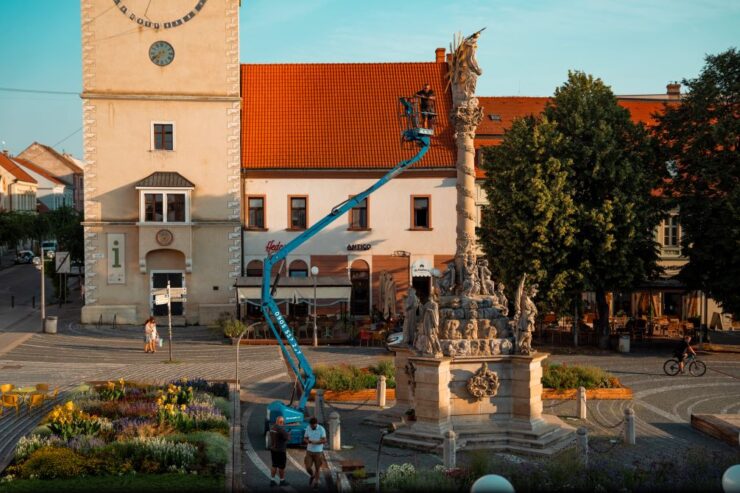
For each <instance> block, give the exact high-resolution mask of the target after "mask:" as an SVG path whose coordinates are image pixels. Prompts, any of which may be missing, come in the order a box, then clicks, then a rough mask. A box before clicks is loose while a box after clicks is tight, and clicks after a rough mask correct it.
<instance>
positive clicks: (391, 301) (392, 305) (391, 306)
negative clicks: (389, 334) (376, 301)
mask: <svg viewBox="0 0 740 493" xmlns="http://www.w3.org/2000/svg"><path fill="white" fill-rule="evenodd" d="M380 303H381V307H382V312H383V318H384V319H385V320H388V317H392V318H396V316H397V313H396V281H394V280H393V274H391V273H390V272H387V271H383V272H381V274H380Z"/></svg>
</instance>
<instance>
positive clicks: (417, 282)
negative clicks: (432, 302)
mask: <svg viewBox="0 0 740 493" xmlns="http://www.w3.org/2000/svg"><path fill="white" fill-rule="evenodd" d="M431 281H432V278H431V277H412V278H411V285H412V286H413V287H414V289H415V290H416V297H417V298H419V301H420V302H421V303H426V302H427V301H428V300H429V287H430V284H431Z"/></svg>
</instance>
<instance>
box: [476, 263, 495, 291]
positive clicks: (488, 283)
mask: <svg viewBox="0 0 740 493" xmlns="http://www.w3.org/2000/svg"><path fill="white" fill-rule="evenodd" d="M491 274H492V273H491V269H489V268H488V260H486V259H482V260H479V261H478V278H479V279H480V294H493V293H494V291H495V290H494V287H493V281H492V280H491Z"/></svg>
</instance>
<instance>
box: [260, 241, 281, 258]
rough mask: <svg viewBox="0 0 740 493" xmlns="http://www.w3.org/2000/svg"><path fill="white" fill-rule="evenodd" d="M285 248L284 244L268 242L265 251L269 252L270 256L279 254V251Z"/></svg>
mask: <svg viewBox="0 0 740 493" xmlns="http://www.w3.org/2000/svg"><path fill="white" fill-rule="evenodd" d="M284 246H285V245H283V244H282V243H281V242H279V241H275V240H270V241H268V242H267V244H266V245H265V251H266V252H267V254H268V255H272V254H273V253H276V252H277V251H278V250H280V249H281V248H283V247H284Z"/></svg>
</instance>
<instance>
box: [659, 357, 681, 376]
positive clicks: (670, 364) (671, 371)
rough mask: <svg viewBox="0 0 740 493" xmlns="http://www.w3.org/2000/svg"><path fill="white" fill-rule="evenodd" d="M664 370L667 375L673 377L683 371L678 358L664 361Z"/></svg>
mask: <svg viewBox="0 0 740 493" xmlns="http://www.w3.org/2000/svg"><path fill="white" fill-rule="evenodd" d="M663 371H664V372H665V374H666V375H668V376H670V377H673V376H675V375H678V372H679V371H681V370H680V368H679V366H678V360H677V359H669V360H668V361H666V362H665V363H663Z"/></svg>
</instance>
